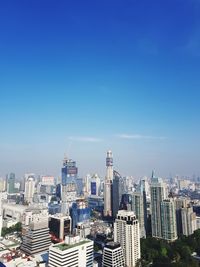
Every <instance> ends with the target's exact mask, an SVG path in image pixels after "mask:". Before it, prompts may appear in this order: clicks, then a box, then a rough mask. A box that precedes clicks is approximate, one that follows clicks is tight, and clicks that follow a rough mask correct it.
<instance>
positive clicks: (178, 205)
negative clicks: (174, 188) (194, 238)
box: [175, 197, 190, 236]
mask: <svg viewBox="0 0 200 267" xmlns="http://www.w3.org/2000/svg"><path fill="white" fill-rule="evenodd" d="M189 202H190V201H189V199H187V198H183V197H180V198H176V199H175V209H176V226H177V234H178V236H181V235H182V234H183V226H182V216H181V209H182V208H186V207H187V206H188V204H189Z"/></svg>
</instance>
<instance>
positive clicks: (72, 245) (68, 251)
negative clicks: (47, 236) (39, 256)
mask: <svg viewBox="0 0 200 267" xmlns="http://www.w3.org/2000/svg"><path fill="white" fill-rule="evenodd" d="M48 266H49V267H92V266H93V241H91V240H89V239H81V238H80V237H79V236H73V237H72V236H67V237H65V242H63V243H59V244H56V245H52V246H50V248H49V264H48Z"/></svg>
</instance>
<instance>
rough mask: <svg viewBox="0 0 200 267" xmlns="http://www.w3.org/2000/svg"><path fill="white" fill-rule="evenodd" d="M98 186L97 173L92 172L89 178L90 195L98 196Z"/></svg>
mask: <svg viewBox="0 0 200 267" xmlns="http://www.w3.org/2000/svg"><path fill="white" fill-rule="evenodd" d="M100 186H101V181H100V178H99V176H98V174H94V175H93V176H92V178H91V179H90V193H91V196H99V195H100Z"/></svg>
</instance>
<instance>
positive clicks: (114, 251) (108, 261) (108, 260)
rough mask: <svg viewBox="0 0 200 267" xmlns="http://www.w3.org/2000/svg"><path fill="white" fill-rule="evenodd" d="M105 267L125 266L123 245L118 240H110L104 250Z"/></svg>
mask: <svg viewBox="0 0 200 267" xmlns="http://www.w3.org/2000/svg"><path fill="white" fill-rule="evenodd" d="M102 266H103V267H124V266H125V262H124V255H123V251H122V248H121V245H120V244H119V243H116V242H109V243H107V244H106V245H105V247H104V250H103V265H102Z"/></svg>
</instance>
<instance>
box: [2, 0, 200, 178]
mask: <svg viewBox="0 0 200 267" xmlns="http://www.w3.org/2000/svg"><path fill="white" fill-rule="evenodd" d="M0 7H1V8H0V25H1V26H0V27H1V36H0V48H1V49H0V58H1V61H0V73H1V78H0V127H1V131H0V151H1V153H0V162H1V164H0V177H1V176H2V177H4V176H5V174H7V173H10V172H15V173H16V175H17V176H22V175H23V174H24V173H25V172H35V173H37V174H40V173H41V174H52V175H55V176H58V175H61V173H60V168H61V165H62V159H63V157H64V154H65V153H66V155H67V156H68V157H69V158H72V159H73V160H75V161H76V162H77V166H78V168H79V173H80V176H85V175H86V174H87V173H91V174H92V173H95V172H97V173H99V174H100V175H101V176H103V177H104V176H105V173H106V171H105V153H106V151H108V150H109V149H110V150H112V152H113V159H114V169H116V170H117V171H119V173H120V174H122V175H123V176H125V175H132V176H134V177H136V178H141V177H143V176H150V174H151V170H152V169H155V170H156V174H157V175H158V176H160V177H168V176H169V175H170V173H171V174H172V175H173V176H174V175H176V174H178V175H180V176H192V175H193V174H196V175H197V176H198V175H200V167H199V166H200V160H199V150H200V141H199V134H198V133H199V130H200V125H199V114H200V107H199V98H200V92H199V85H200V78H199V71H200V62H199V57H200V54H199V48H200V32H199V27H200V19H199V18H200V16H199V13H200V2H199V1H197V0H193V1H189V0H186V1H184V2H183V1H181V0H173V1H172V0H169V1H167V2H163V1H162V3H161V1H160V0H159V1H158V0H153V1H151V2H148V1H145V0H143V1H130V0H127V1H126V2H124V1H123V2H122V1H113V0H109V1H101V2H97V1H95V2H94V1H88V0H86V1H84V3H83V2H82V1H73V3H72V2H71V3H70V2H66V1H60V2H59V3H58V2H56V1H42V2H41V1H28V2H25V1H18V2H17V3H16V2H15V1H9V3H8V2H7V1H6V2H2V3H1V4H0Z"/></svg>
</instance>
